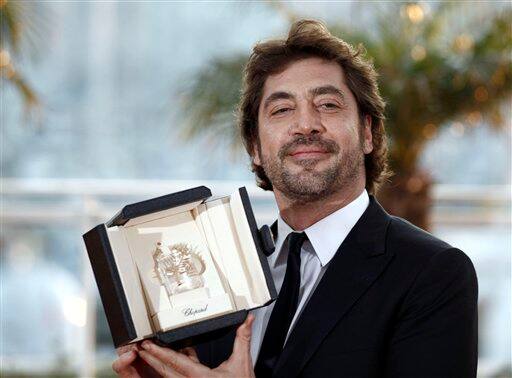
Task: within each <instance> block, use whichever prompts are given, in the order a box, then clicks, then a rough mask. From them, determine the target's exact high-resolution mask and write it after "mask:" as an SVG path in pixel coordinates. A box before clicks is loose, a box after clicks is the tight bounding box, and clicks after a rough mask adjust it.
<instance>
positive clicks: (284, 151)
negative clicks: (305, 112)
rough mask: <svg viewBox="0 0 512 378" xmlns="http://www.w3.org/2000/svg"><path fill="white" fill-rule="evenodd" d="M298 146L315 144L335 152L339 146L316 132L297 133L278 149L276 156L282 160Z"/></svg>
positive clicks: (327, 150)
mask: <svg viewBox="0 0 512 378" xmlns="http://www.w3.org/2000/svg"><path fill="white" fill-rule="evenodd" d="M299 146H315V147H319V148H321V149H322V150H324V151H326V152H329V153H337V152H339V150H340V146H338V144H337V143H336V142H335V141H333V140H330V139H324V138H322V137H321V136H320V135H318V134H313V135H298V136H297V137H295V138H294V139H293V140H291V141H290V142H288V143H286V144H285V145H283V146H282V147H281V148H280V149H279V153H278V156H279V158H280V159H281V160H282V159H284V158H285V157H286V156H287V155H290V153H291V152H292V151H293V150H294V149H296V148H297V147H299Z"/></svg>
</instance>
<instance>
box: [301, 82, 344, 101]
mask: <svg viewBox="0 0 512 378" xmlns="http://www.w3.org/2000/svg"><path fill="white" fill-rule="evenodd" d="M309 93H310V94H311V95H312V96H313V97H315V96H320V95H324V94H332V95H336V96H339V97H341V99H342V100H343V101H345V94H344V93H343V91H342V90H341V89H339V88H336V87H335V86H334V85H323V86H321V87H317V88H313V89H311V90H310V91H309Z"/></svg>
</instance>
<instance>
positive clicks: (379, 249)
mask: <svg viewBox="0 0 512 378" xmlns="http://www.w3.org/2000/svg"><path fill="white" fill-rule="evenodd" d="M390 220H391V218H390V217H389V215H388V214H387V213H386V212H385V211H384V210H383V209H382V207H380V205H379V204H378V203H377V202H376V200H375V198H373V197H370V204H369V205H368V208H367V209H366V211H365V212H364V213H363V215H362V216H361V218H360V219H359V221H358V222H357V223H356V225H355V226H354V228H353V229H352V230H351V231H350V233H349V234H348V235H347V237H346V239H345V240H344V241H343V243H342V244H341V246H340V248H339V249H338V251H337V252H336V254H335V256H334V257H333V259H332V260H331V262H330V263H329V266H328V268H327V270H326V272H325V274H324V276H323V277H322V279H321V281H320V283H319V284H318V286H317V288H316V290H315V292H314V293H313V295H312V296H311V298H310V299H309V302H308V303H307V305H306V307H305V308H304V311H303V312H302V314H301V316H300V317H299V319H298V320H297V322H296V324H295V327H294V328H293V330H292V332H291V334H290V336H289V339H288V341H287V343H286V345H285V347H284V349H283V352H282V354H281V357H280V358H279V360H278V362H277V365H276V367H275V370H274V374H275V376H278V377H281V376H287V377H295V376H297V375H298V374H299V373H300V371H301V370H302V368H303V367H304V366H305V365H306V363H307V362H308V360H309V359H310V358H311V356H312V355H313V353H314V352H315V351H316V350H317V349H318V347H319V346H320V344H321V342H322V340H323V339H324V338H325V337H326V336H327V335H328V334H329V332H330V331H331V330H332V328H333V327H334V326H335V325H336V324H337V323H338V322H339V321H340V320H341V318H342V317H343V315H345V314H346V313H347V312H348V311H349V310H350V308H351V307H352V306H353V305H354V303H355V302H356V301H357V300H358V299H359V298H360V297H361V296H362V295H363V294H364V292H365V291H366V290H367V289H368V288H369V287H370V285H371V284H372V283H373V282H374V281H375V279H377V277H378V276H379V275H380V273H381V272H382V271H383V270H384V268H385V267H386V266H387V264H388V263H389V262H390V261H391V258H392V257H393V256H392V253H391V252H389V251H388V252H386V251H385V237H386V230H387V227H388V225H389V222H390Z"/></svg>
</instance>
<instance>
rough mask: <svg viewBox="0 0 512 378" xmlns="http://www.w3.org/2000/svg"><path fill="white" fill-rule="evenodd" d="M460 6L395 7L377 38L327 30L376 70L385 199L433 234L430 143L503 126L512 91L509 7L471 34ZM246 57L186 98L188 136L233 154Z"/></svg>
mask: <svg viewBox="0 0 512 378" xmlns="http://www.w3.org/2000/svg"><path fill="white" fill-rule="evenodd" d="M464 7H465V5H462V4H460V3H459V4H456V3H451V4H444V3H442V4H440V5H439V6H437V7H436V8H435V9H432V10H428V11H427V9H425V8H424V6H422V5H420V4H419V3H409V4H403V5H391V6H388V7H386V8H385V9H380V11H381V12H382V13H381V16H377V18H376V22H375V25H376V29H375V30H373V31H372V32H368V31H361V32H353V31H351V30H347V29H346V28H344V27H343V26H341V25H336V24H334V25H330V26H329V30H331V32H332V33H333V34H335V35H337V36H339V37H340V38H343V39H344V40H346V41H347V42H350V43H353V44H358V43H362V44H363V45H364V46H365V48H366V51H367V55H368V56H369V57H371V58H373V60H374V64H375V66H376V68H377V70H378V72H379V73H380V88H381V93H382V95H383V97H384V99H385V101H386V102H387V111H386V117H387V121H386V127H387V130H388V135H389V137H390V162H391V167H392V169H393V171H394V173H395V175H394V177H393V178H392V180H391V182H388V183H386V184H385V185H383V187H382V188H381V190H380V192H379V198H380V200H381V202H383V204H384V206H385V207H386V208H387V209H388V210H389V211H391V212H392V213H394V214H396V215H400V216H403V217H405V218H406V219H409V220H410V221H412V222H413V223H415V224H417V225H418V226H420V227H423V228H428V227H429V222H428V209H429V207H430V190H429V189H430V181H431V180H430V178H429V176H428V174H426V173H424V172H421V171H420V170H419V168H418V160H419V158H420V156H421V152H422V151H423V149H424V147H425V145H426V143H427V142H428V141H429V140H430V139H432V138H434V137H435V136H436V134H437V133H438V131H439V129H440V128H442V127H454V128H455V129H456V131H457V130H458V131H463V130H464V128H465V127H472V126H476V125H478V124H480V123H481V122H482V121H485V122H486V123H487V124H490V125H496V126H499V125H502V124H503V123H504V115H503V114H502V113H503V108H504V107H503V104H504V100H505V99H507V98H509V97H510V94H511V89H512V86H511V82H512V72H511V56H512V55H511V47H512V32H511V27H510V20H511V19H512V17H511V16H512V13H511V9H510V7H506V8H504V9H501V10H494V11H493V12H492V14H491V17H490V18H488V22H485V23H483V24H482V23H480V24H479V25H472V26H474V27H471V28H469V26H470V25H469V24H471V23H472V22H475V20H474V19H472V18H471V17H468V21H467V22H466V24H464V25H461V26H460V29H461V30H456V29H454V28H453V24H454V22H453V21H454V20H456V19H460V12H461V11H463V10H464V9H463V8H464ZM390 20H392V22H390ZM477 21H478V22H480V20H477ZM459 25H460V22H459ZM465 30H471V32H466V31H465ZM246 60H247V56H233V57H230V58H221V59H215V60H213V62H211V64H209V66H208V67H207V68H206V69H204V70H203V71H201V72H199V74H198V75H197V79H196V80H195V81H194V83H193V84H192V85H191V87H190V89H189V91H188V93H187V97H186V98H185V103H186V106H185V109H187V112H188V113H187V115H188V118H187V123H186V130H187V136H188V137H194V136H196V135H199V134H203V133H204V132H205V131H206V132H210V133H215V134H221V135H222V136H223V137H228V138H231V140H232V142H233V146H234V148H235V149H236V148H239V146H241V143H240V142H239V140H238V134H237V133H238V131H237V129H236V127H235V125H234V117H233V112H234V110H235V106H236V103H237V101H238V98H239V93H240V84H241V71H242V67H243V64H244V63H245V62H246ZM192 99H193V101H192Z"/></svg>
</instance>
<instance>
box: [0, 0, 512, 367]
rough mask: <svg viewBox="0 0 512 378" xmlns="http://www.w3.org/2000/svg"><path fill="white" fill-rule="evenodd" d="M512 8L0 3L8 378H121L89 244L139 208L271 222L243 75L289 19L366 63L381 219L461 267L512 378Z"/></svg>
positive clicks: (486, 356) (483, 344) (2, 349)
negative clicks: (388, 169) (335, 39)
mask: <svg viewBox="0 0 512 378" xmlns="http://www.w3.org/2000/svg"><path fill="white" fill-rule="evenodd" d="M511 12H512V6H511V5H510V3H509V2H470V3H464V2H450V3H444V2H410V3H408V2H400V3H392V2H382V3H376V2H371V3H370V2H355V1H354V2H352V1H345V2H339V3H335V2H325V3H318V2H300V3H299V2H297V3H295V2H278V1H271V2H265V3H259V2H248V3H237V2H208V3H206V2H197V3H184V2H183V3H178V2H176V3H175V2H172V3H171V2H169V3H166V2H78V1H77V2H73V1H68V2H60V1H54V2H52V1H44V2H42V1H41V2H38V1H30V2H29V1H12V0H0V31H1V36H0V40H1V46H0V70H1V79H0V80H1V98H0V106H1V134H0V154H1V172H0V176H1V183H0V193H1V203H0V208H1V209H0V210H1V230H0V246H1V252H0V264H1V265H0V269H1V271H0V287H1V297H0V323H1V328H0V332H1V335H0V336H1V337H0V358H1V360H0V366H1V368H0V374H1V375H2V376H5V377H22V376H36V375H37V376H41V375H43V376H61V375H64V376H80V377H93V376H112V373H111V372H110V365H111V363H112V360H113V359H114V358H115V357H114V356H115V353H114V350H113V344H112V340H111V337H110V333H109V330H108V326H107V324H106V320H105V317H104V313H103V309H102V306H101V302H100V300H99V296H98V292H97V289H96V284H95V282H94V279H93V276H92V272H91V269H90V266H89V262H88V259H87V255H86V252H85V249H84V245H83V242H82V237H81V235H82V233H84V232H85V231H87V230H88V229H90V228H91V227H93V226H95V225H96V224H98V223H102V222H105V221H106V220H107V219H109V218H110V217H111V216H113V215H114V214H115V213H116V212H117V211H118V210H119V209H120V208H121V207H122V206H124V205H125V204H127V203H131V202H136V201H139V200H143V199H147V198H151V197H154V196H157V195H162V194H166V193H171V192H174V191H177V190H182V189H187V188H190V187H192V186H196V185H207V186H209V187H210V188H211V189H212V191H213V192H214V194H229V193H231V192H232V191H234V190H235V189H236V188H237V187H239V186H246V187H247V188H248V190H249V193H250V196H251V200H252V203H253V207H254V209H255V213H256V217H257V220H258V223H259V224H260V225H261V224H264V223H270V222H272V221H273V219H274V218H275V216H276V207H275V205H274V202H273V197H272V195H271V193H266V192H263V191H261V190H260V189H258V188H256V186H255V185H254V181H253V176H252V174H251V172H250V171H249V162H248V159H247V158H246V156H245V154H244V152H243V151H242V147H241V143H240V142H239V140H238V137H237V134H236V130H235V128H234V108H235V105H236V102H237V100H238V96H239V90H240V82H241V68H242V66H243V63H244V61H245V60H246V59H247V57H248V54H249V53H250V50H251V47H252V46H253V45H254V43H256V42H257V41H261V40H264V39H268V38H273V37H279V36H283V35H285V34H286V33H287V31H288V28H289V25H290V23H291V22H292V21H293V20H295V19H297V18H303V17H308V18H316V19H321V20H323V21H325V23H326V24H327V25H328V27H329V28H330V30H331V31H332V32H333V33H335V34H336V35H338V36H340V37H341V38H343V39H345V40H347V41H349V42H352V43H355V44H357V43H363V44H364V45H365V47H366V50H367V53H368V55H369V56H370V57H371V58H372V59H373V60H374V63H375V66H376V67H377V70H378V71H379V73H380V83H381V91H382V94H383V96H384V98H385V100H386V101H387V103H388V107H387V118H388V120H387V130H388V133H389V135H390V138H391V150H390V157H391V163H392V168H393V170H394V172H395V176H394V177H393V178H392V179H391V181H390V182H389V183H387V184H386V185H385V186H384V187H383V188H382V190H381V192H380V193H379V198H380V200H381V202H382V203H383V204H384V205H385V207H386V208H387V209H388V210H389V211H390V212H392V213H394V214H396V215H400V216H403V217H405V218H407V219H409V220H410V221H411V222H413V223H415V224H417V225H419V226H421V227H423V228H426V229H428V230H429V231H430V232H432V233H433V234H435V235H437V236H439V237H441V238H443V239H445V240H446V241H448V242H449V243H451V244H452V245H454V246H456V247H458V248H461V249H462V250H464V251H465V252H466V253H467V254H468V255H469V256H470V257H471V259H472V260H473V262H474V264H475V267H476V270H477V274H478V278H479V285H480V298H479V320H480V345H479V349H480V351H479V356H480V357H479V376H481V377H510V376H511V232H510V231H511V198H510V196H511V187H510V180H511V132H512V130H511V122H512V118H511V102H510V100H511V89H512V85H511V82H512V71H511V67H512V66H511V59H512V58H511V55H512V50H511V49H512V29H511V24H512V22H511V21H512V13H511Z"/></svg>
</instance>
